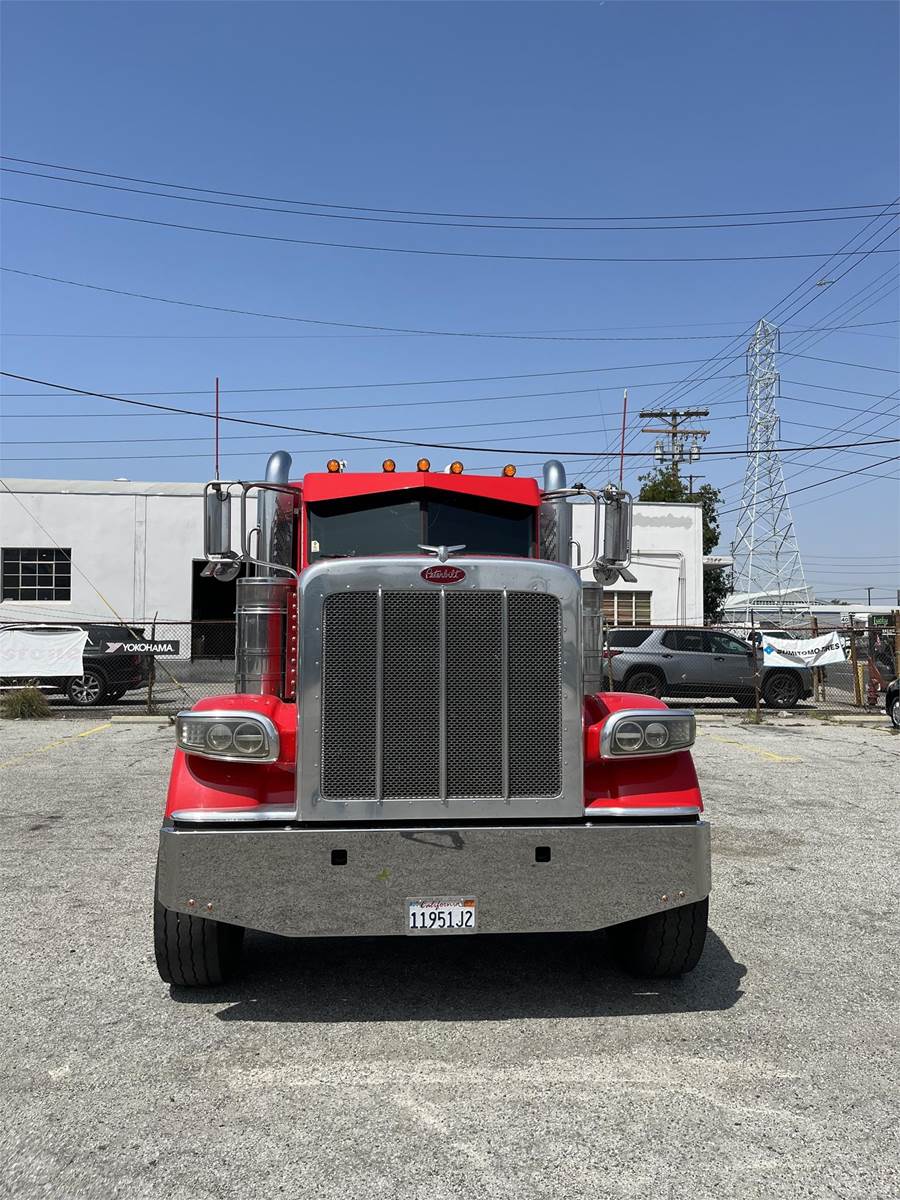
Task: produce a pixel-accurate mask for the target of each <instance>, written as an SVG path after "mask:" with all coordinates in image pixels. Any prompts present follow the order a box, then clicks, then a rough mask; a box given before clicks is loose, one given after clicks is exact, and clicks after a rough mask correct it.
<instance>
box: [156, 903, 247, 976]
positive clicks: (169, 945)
mask: <svg viewBox="0 0 900 1200" xmlns="http://www.w3.org/2000/svg"><path fill="white" fill-rule="evenodd" d="M243 941H244V930H243V927H242V926H240V925H226V924H225V923H224V922H223V921H213V920H211V919H209V918H207V917H192V916H189V915H188V914H187V913H180V912H173V910H172V909H170V908H165V907H164V906H163V905H162V904H160V902H159V900H157V899H156V897H155V896H154V898H153V946H154V950H155V951H156V969H157V970H158V971H159V975H160V978H161V979H162V980H163V982H164V983H173V984H175V985H176V986H178V987H214V986H216V985H217V984H220V983H227V982H228V981H229V980H230V979H234V978H235V977H236V976H237V975H238V973H239V971H240V965H241V951H242V948H243Z"/></svg>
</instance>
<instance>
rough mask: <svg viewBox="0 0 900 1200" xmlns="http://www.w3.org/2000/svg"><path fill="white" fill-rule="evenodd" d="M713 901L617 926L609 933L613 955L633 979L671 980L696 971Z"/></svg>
mask: <svg viewBox="0 0 900 1200" xmlns="http://www.w3.org/2000/svg"><path fill="white" fill-rule="evenodd" d="M708 918H709V897H708V896H707V897H706V898H705V899H703V900H697V901H696V902H695V903H694V904H682V905H681V906H680V907H679V908H670V909H667V910H666V911H665V912H659V913H652V914H651V915H650V916H649V917H639V918H638V919H637V920H636V921H626V922H625V923H624V924H623V925H614V926H613V927H612V928H611V929H610V930H609V931H608V932H609V940H610V943H611V945H612V950H613V954H614V955H615V957H616V960H617V961H618V962H619V964H620V965H621V966H622V967H624V969H625V970H626V971H627V972H628V973H629V974H630V975H638V976H641V977H643V978H645V979H671V978H673V977H674V976H676V975H684V974H686V973H687V972H688V971H693V969H694V967H696V965H697V963H698V962H699V961H700V955H701V954H702V953H703V943H704V942H705V941H706V925H707V921H708Z"/></svg>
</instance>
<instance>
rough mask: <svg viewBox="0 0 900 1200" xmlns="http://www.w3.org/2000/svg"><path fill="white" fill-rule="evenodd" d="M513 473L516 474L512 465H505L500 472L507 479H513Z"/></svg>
mask: <svg viewBox="0 0 900 1200" xmlns="http://www.w3.org/2000/svg"><path fill="white" fill-rule="evenodd" d="M515 473H516V468H515V467H514V466H513V465H512V463H507V464H506V466H505V467H504V468H503V471H502V474H503V475H505V476H506V478H507V479H512V477H513V475H515Z"/></svg>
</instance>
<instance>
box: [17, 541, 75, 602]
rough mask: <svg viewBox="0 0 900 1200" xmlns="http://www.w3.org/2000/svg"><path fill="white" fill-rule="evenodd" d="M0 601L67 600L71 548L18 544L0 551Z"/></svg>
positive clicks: (69, 596) (70, 588)
mask: <svg viewBox="0 0 900 1200" xmlns="http://www.w3.org/2000/svg"><path fill="white" fill-rule="evenodd" d="M2 555H3V560H2V595H0V599H3V600H71V599H72V551H71V548H69V549H56V548H55V547H50V548H44V547H43V546H24V547H23V546H18V547H12V548H7V549H4V550H3V552H2Z"/></svg>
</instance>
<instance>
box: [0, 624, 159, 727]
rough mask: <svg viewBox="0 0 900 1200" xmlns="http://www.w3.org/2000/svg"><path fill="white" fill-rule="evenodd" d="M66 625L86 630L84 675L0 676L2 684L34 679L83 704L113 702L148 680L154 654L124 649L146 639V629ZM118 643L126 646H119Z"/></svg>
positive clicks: (34, 627)
mask: <svg viewBox="0 0 900 1200" xmlns="http://www.w3.org/2000/svg"><path fill="white" fill-rule="evenodd" d="M8 627H9V626H2V627H0V628H8ZM15 628H17V629H34V630H37V629H54V628H55V629H59V628H60V626H51V625H38V624H35V625H23V624H21V623H18V624H16V626H15ZM65 628H68V629H86V630H87V635H88V638H87V642H86V643H85V646H84V652H83V654H82V660H81V661H82V667H83V668H84V669H83V671H82V674H81V675H72V676H68V677H65V676H60V677H51V678H37V679H13V678H0V684H3V685H4V686H7V687H8V686H10V685H14V684H17V683H18V684H26V683H33V684H36V685H37V686H38V687H39V688H40V689H41V691H43V692H49V693H61V694H63V695H65V696H66V697H68V700H69V702H70V703H71V704H76V705H78V706H79V707H84V708H87V707H90V706H92V705H95V704H104V703H105V704H114V703H115V702H116V701H117V700H121V699H122V697H123V696H124V695H125V693H126V692H130V691H133V690H134V689H135V688H141V687H143V686H144V685H145V684H146V682H147V680H148V679H149V677H150V672H151V670H152V666H153V655H152V654H148V653H129V652H128V651H127V650H125V649H124V647H125V645H127V644H128V643H129V642H132V643H133V642H136V641H137V642H140V641H144V631H143V630H141V629H135V628H133V627H130V626H125V625H94V624H83V623H81V622H78V621H73V622H72V623H71V624H69V625H67V626H65ZM117 646H122V647H123V648H122V649H116V648H115V647H117ZM109 647H114V648H113V649H109Z"/></svg>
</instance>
